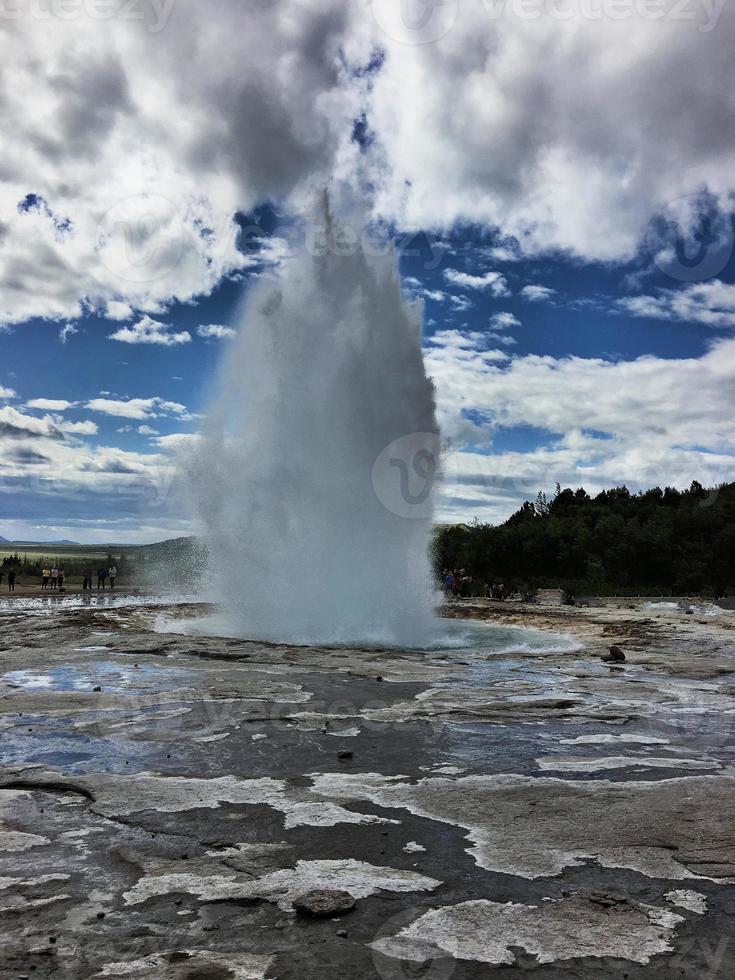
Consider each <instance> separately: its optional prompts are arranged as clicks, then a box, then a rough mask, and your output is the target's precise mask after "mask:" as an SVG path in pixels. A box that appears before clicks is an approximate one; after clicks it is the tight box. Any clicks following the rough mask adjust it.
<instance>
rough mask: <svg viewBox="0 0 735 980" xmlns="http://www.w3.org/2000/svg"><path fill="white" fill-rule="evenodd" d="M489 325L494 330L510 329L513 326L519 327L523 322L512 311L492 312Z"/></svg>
mask: <svg viewBox="0 0 735 980" xmlns="http://www.w3.org/2000/svg"><path fill="white" fill-rule="evenodd" d="M490 326H491V327H493V328H494V329H495V330H511V329H512V328H513V327H521V326H523V324H522V323H521V321H520V320H519V319H518V317H517V316H515V315H514V314H513V313H494V314H493V315H492V316H491V317H490Z"/></svg>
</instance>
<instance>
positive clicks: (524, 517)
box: [434, 481, 735, 596]
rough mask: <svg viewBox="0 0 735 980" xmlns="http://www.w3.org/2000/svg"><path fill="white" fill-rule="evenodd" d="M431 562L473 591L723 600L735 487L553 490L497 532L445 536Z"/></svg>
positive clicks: (730, 580) (732, 556)
mask: <svg viewBox="0 0 735 980" xmlns="http://www.w3.org/2000/svg"><path fill="white" fill-rule="evenodd" d="M434 560H435V564H436V568H437V571H438V572H439V573H441V571H442V570H443V569H444V568H465V569H467V572H468V574H470V575H472V577H473V579H474V580H475V583H476V584H479V583H487V584H492V583H494V582H496V583H497V582H503V583H504V584H505V585H507V586H509V587H512V588H524V589H526V588H530V589H533V588H550V587H559V588H564V589H567V590H568V591H570V592H574V593H575V594H577V595H584V594H586V593H591V594H602V595H604V594H610V593H613V594H614V593H616V592H617V593H620V594H627V595H636V594H640V595H672V594H673V595H714V596H721V595H724V594H725V593H726V592H727V593H731V592H732V591H733V590H735V483H730V484H725V485H722V486H719V487H715V488H713V489H710V490H706V489H705V488H704V487H702V486H701V485H700V484H699V483H697V482H696V481H695V482H694V483H692V485H691V487H690V488H689V489H688V490H684V491H680V490H676V489H675V488H673V487H666V488H665V489H663V490H662V489H661V488H660V487H655V488H654V489H653V490H647V491H646V492H644V493H638V494H632V493H631V492H630V491H629V490H628V489H627V488H626V487H617V488H616V489H613V490H605V491H603V492H602V493H600V494H598V495H597V496H596V497H590V496H589V494H587V493H586V492H585V490H584V489H582V488H580V489H579V490H576V491H575V490H569V489H567V490H562V489H561V487H557V492H556V494H555V496H554V497H553V499H552V500H547V499H546V497H545V496H544V494H543V493H540V494H539V495H538V497H537V499H536V501H535V502H534V503H531V502H530V501H527V502H526V503H525V504H524V505H523V506H522V507H521V509H520V510H519V511H517V512H516V513H515V514H513V516H512V517H510V518H509V519H508V520H507V521H506V522H505V523H504V524H501V525H500V526H497V527H495V526H493V525H490V524H479V523H477V524H472V525H469V526H467V525H458V526H455V527H444V528H440V529H439V530H438V531H437V533H436V538H435V543H434Z"/></svg>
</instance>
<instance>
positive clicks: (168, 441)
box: [153, 432, 201, 453]
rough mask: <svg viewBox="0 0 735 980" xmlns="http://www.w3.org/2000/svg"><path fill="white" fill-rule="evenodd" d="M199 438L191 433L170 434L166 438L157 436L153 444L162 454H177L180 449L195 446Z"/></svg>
mask: <svg viewBox="0 0 735 980" xmlns="http://www.w3.org/2000/svg"><path fill="white" fill-rule="evenodd" d="M200 439H201V436H200V435H198V434H197V433H193V432H172V433H171V434H170V435H167V436H158V437H157V438H156V439H154V440H153V442H154V443H155V444H156V445H157V446H160V448H161V449H163V450H164V452H171V453H178V452H181V450H182V449H188V448H189V447H191V446H195V445H196V444H197V442H198V441H199V440H200Z"/></svg>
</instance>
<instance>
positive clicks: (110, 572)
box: [13, 565, 117, 592]
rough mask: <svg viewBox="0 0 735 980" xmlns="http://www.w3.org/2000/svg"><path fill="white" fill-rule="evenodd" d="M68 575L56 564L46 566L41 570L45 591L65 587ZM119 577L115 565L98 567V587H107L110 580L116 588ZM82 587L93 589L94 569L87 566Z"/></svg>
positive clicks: (42, 584) (42, 587) (53, 590)
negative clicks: (49, 566)
mask: <svg viewBox="0 0 735 980" xmlns="http://www.w3.org/2000/svg"><path fill="white" fill-rule="evenodd" d="M65 578H66V575H65V573H64V570H63V568H57V567H56V566H55V565H54V567H53V568H44V569H43V571H42V572H41V589H42V590H43V591H46V590H49V591H51V592H57V591H58V590H59V589H63V588H64V580H65ZM116 578H117V567H116V566H115V565H113V566H112V567H111V568H98V569H97V588H98V589H103V590H104V589H105V588H106V587H107V583H108V582H109V584H110V588H111V589H114V588H115V579H116ZM82 589H83V590H84V591H85V592H86V591H87V590H88V589H89V591H90V592H91V591H92V570H91V569H89V568H85V570H84V571H83V572H82ZM13 591H15V580H14V581H13Z"/></svg>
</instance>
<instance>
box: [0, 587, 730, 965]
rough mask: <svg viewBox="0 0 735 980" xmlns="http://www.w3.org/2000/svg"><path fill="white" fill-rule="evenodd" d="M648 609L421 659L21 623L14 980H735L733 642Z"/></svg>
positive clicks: (108, 608) (98, 620) (79, 609)
mask: <svg viewBox="0 0 735 980" xmlns="http://www.w3.org/2000/svg"><path fill="white" fill-rule="evenodd" d="M629 605H630V602H629V601H628V600H626V601H625V603H624V604H623V603H621V604H620V605H616V604H608V605H607V606H604V607H600V608H590V609H583V610H578V609H566V608H556V609H555V608H552V607H542V606H530V607H523V606H521V605H520V604H518V605H516V604H513V603H504V604H497V603H492V602H470V603H461V604H456V605H452V606H451V607H449V608H447V609H446V610H445V614H446V615H447V616H448V617H462V618H465V619H468V620H472V621H475V625H474V626H472V624H470V626H471V627H472V628H469V627H468V630H469V631H468V633H467V637H468V639H467V640H466V642H465V643H464V645H463V646H460V645H455V646H454V647H453V648H451V649H443V650H435V651H432V652H425V653H421V652H416V651H400V650H359V649H327V648H317V647H287V646H283V645H271V644H264V643H256V642H249V641H247V640H242V639H235V638H227V637H216V636H204V635H193V634H191V633H189V632H187V630H188V624H189V622H190V621H194V620H195V619H198V618H201V617H202V616H204V615H206V613H207V611H208V610H207V609H206V608H203V607H200V606H197V605H196V604H182V603H179V604H170V605H166V604H165V603H164V602H163V601H162V600H161V599H155V601H154V600H153V599H151V601H150V602H147V601H146V600H145V599H141V598H140V597H138V598H136V601H135V602H129V603H128V602H126V600H125V597H124V596H123V597H116V600H115V601H114V602H111V601H103V602H99V600H97V601H95V600H93V601H92V602H90V603H88V604H87V605H83V604H79V603H77V604H75V605H65V604H64V603H63V602H38V601H28V600H25V599H21V601H17V600H16V601H15V602H13V601H7V600H3V601H2V602H0V658H1V659H0V939H1V945H0V949H1V950H2V955H0V980H20V978H22V977H34V978H35V977H38V978H49V980H51V978H53V980H60V978H61V980H64V978H74V980H76V978H79V980H87V978H89V980H91V978H103V977H132V978H134V980H135V978H141V980H143V978H145V980H148V978H152V980H204V978H206V980H276V978H278V980H291V978H293V980H296V978H298V980H310V978H314V980H316V978H319V980H323V978H335V980H336V978H340V980H341V978H343V977H345V976H348V977H350V978H363V977H364V978H372V977H375V978H379V980H400V978H403V977H406V976H426V977H431V978H432V980H435V978H436V980H443V978H448V977H453V978H457V980H463V978H479V977H484V978H489V977H492V978H493V980H511V978H517V977H518V976H519V975H520V976H524V975H525V974H526V973H529V974H530V973H531V972H532V973H533V975H534V977H535V978H537V980H562V978H564V980H569V978H575V977H579V978H584V980H589V978H606V977H610V978H612V977H615V978H619V977H623V976H625V977H627V978H628V980H636V978H644V977H645V978H659V977H660V978H662V980H670V978H672V977H684V978H686V977H692V978H694V977H697V978H700V977H707V978H709V980H730V978H731V977H732V976H733V975H735V936H733V934H732V929H731V924H730V923H731V920H732V913H733V908H734V907H735V822H733V820H732V814H733V813H734V812H735V766H734V765H733V756H734V754H735V752H734V749H733V733H734V731H735V696H734V695H735V644H734V642H733V637H735V633H734V632H733V629H734V628H735V616H733V614H732V613H725V612H724V611H722V612H720V613H712V611H711V610H707V611H706V612H707V614H706V615H705V613H704V612H703V613H702V614H701V615H700V614H697V615H695V616H686V617H685V616H684V615H683V614H681V615H678V616H677V615H676V613H675V611H671V610H657V609H655V608H651V607H648V606H645V605H640V606H638V607H637V608H634V609H630V608H628V606H629ZM460 625H461V624H460ZM527 627H528V628H530V630H531V632H528V633H524V630H525V629H526V628H527ZM483 631H484V632H483ZM612 645H617V646H619V647H620V648H621V649H622V650H623V651H624V652H625V662H624V663H621V664H619V665H613V666H615V667H616V668H617V669H615V670H612V669H611V666H610V665H607V664H605V663H604V662H602V661H601V659H600V658H601V655H602V654H603V653H604V652H605V651H606V650H609V648H610V646H612ZM340 894H341V902H342V906H340V907H337V905H335V906H334V907H333V912H334V914H332V915H330V914H327V913H328V910H329V908H330V907H331V906H329V905H328V903H326V899H325V903H326V904H324V913H325V914H320V915H318V916H303V915H298V914H297V910H296V908H295V903H296V906H297V907H298V905H299V903H300V902H302V901H303V900H304V897H305V896H309V895H312V896H314V895H316V896H318V895H322V896H329V895H332V896H333V897H334V896H336V895H340ZM334 900H335V901H336V898H335V899H334ZM314 901H316V899H315V900H314ZM353 903H354V907H352V906H353ZM317 904H318V902H317ZM348 908H349V909H350V911H349V915H347V916H345V917H339V918H338V917H337V913H338V912H340V911H344V910H346V909H348Z"/></svg>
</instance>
